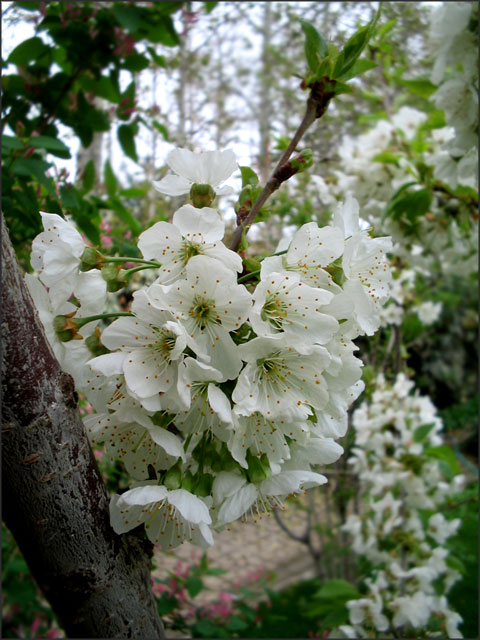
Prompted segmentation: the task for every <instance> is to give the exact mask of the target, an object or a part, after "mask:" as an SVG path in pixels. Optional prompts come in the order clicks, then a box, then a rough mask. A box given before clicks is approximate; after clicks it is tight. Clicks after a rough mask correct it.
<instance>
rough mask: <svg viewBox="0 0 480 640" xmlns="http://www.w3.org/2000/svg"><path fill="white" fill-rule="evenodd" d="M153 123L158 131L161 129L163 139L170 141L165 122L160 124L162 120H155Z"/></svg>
mask: <svg viewBox="0 0 480 640" xmlns="http://www.w3.org/2000/svg"><path fill="white" fill-rule="evenodd" d="M152 124H153V126H154V127H155V129H157V131H160V133H161V134H162V136H163V139H164V140H166V141H167V142H168V131H167V127H166V126H165V125H163V124H160V122H157V121H156V120H154V121H153V123H152Z"/></svg>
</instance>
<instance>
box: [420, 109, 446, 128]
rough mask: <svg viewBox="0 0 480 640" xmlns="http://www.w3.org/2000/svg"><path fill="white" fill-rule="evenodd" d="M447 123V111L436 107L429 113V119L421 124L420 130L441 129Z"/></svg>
mask: <svg viewBox="0 0 480 640" xmlns="http://www.w3.org/2000/svg"><path fill="white" fill-rule="evenodd" d="M445 125H446V122H445V112H444V111H442V110H440V109H434V110H433V111H431V112H430V113H429V114H428V118H427V120H426V121H425V122H423V123H422V124H421V125H420V131H429V130H431V129H441V128H442V127H444V126H445Z"/></svg>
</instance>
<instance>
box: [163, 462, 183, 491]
mask: <svg viewBox="0 0 480 640" xmlns="http://www.w3.org/2000/svg"><path fill="white" fill-rule="evenodd" d="M180 464H181V463H180V462H177V464H175V465H174V466H173V467H172V468H171V469H169V470H168V471H167V473H166V474H165V477H164V479H163V484H164V485H165V486H166V487H167V489H169V490H170V491H172V490H173V489H180V485H181V484H182V470H181V468H180Z"/></svg>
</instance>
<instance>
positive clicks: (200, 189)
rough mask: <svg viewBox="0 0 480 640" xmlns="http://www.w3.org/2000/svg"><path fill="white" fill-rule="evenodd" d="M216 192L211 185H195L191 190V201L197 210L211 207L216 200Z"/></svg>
mask: <svg viewBox="0 0 480 640" xmlns="http://www.w3.org/2000/svg"><path fill="white" fill-rule="evenodd" d="M215 195H216V194H215V191H214V190H213V189H212V187H211V186H210V185H209V184H198V183H195V184H193V185H192V188H191V189H190V200H191V201H192V204H193V206H194V207H195V208H197V209H202V208H203V207H209V206H210V205H211V204H212V202H213V201H214V200H215Z"/></svg>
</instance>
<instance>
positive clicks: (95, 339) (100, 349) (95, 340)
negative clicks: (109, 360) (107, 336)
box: [85, 333, 110, 356]
mask: <svg viewBox="0 0 480 640" xmlns="http://www.w3.org/2000/svg"><path fill="white" fill-rule="evenodd" d="M85 345H86V347H87V349H88V350H89V351H90V352H91V353H92V354H93V355H94V356H103V355H104V354H106V353H110V351H109V350H108V349H107V347H105V346H104V345H103V344H102V343H101V341H100V338H99V336H97V335H96V334H95V333H92V335H91V336H88V338H85Z"/></svg>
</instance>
